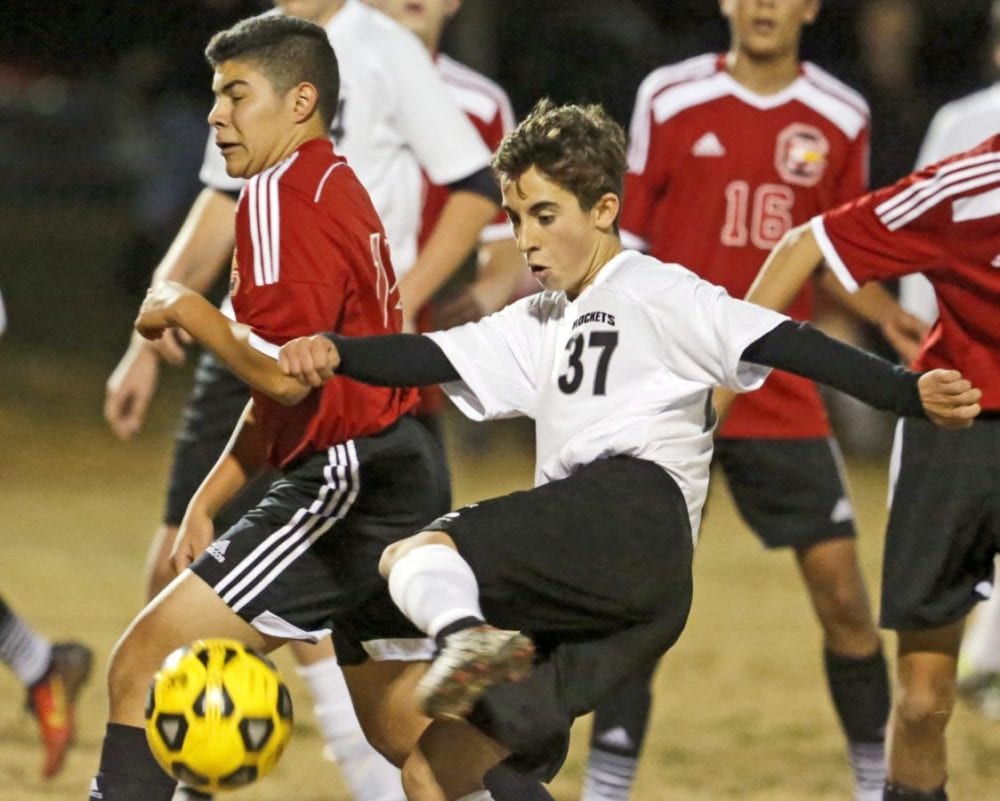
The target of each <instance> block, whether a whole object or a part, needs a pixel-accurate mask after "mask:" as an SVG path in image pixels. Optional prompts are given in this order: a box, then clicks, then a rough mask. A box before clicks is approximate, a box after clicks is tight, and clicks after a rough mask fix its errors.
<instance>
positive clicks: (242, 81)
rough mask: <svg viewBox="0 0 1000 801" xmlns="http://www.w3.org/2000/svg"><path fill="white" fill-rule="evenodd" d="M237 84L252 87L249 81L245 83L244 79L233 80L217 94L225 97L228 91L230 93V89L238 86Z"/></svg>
mask: <svg viewBox="0 0 1000 801" xmlns="http://www.w3.org/2000/svg"><path fill="white" fill-rule="evenodd" d="M237 84H243V85H245V86H249V85H250V83H249V81H245V80H243V79H242V78H233V79H232V80H231V81H230V82H229V83H227V84H226V85H225V86H222V87H221V88H220V89H219V90H218V91H217V92H216V94H219V95H224V94H225V93H226V92H228V91H229V90H230V89H232V88H233V87H235V86H236V85H237Z"/></svg>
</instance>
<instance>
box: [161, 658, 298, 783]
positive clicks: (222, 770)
mask: <svg viewBox="0 0 1000 801" xmlns="http://www.w3.org/2000/svg"><path fill="white" fill-rule="evenodd" d="M291 733H292V699H291V696H290V695H289V694H288V688H287V687H286V686H285V683H284V682H283V681H282V679H281V676H280V675H279V674H278V670H277V668H275V666H274V664H273V663H272V662H271V660H269V659H268V658H267V657H266V656H263V655H262V654H260V653H258V652H257V651H255V650H254V649H252V648H250V647H249V646H247V645H244V644H243V643H241V642H238V641H236V640H224V639H212V640H196V641H195V642H193V643H191V645H188V646H185V647H183V648H178V649H177V650H176V651H174V652H173V653H172V654H170V656H168V657H167V658H166V660H165V661H164V662H163V666H162V667H161V668H160V670H159V672H158V673H157V674H156V676H155V677H154V678H153V683H152V685H151V686H150V688H149V699H148V701H147V703H146V739H147V740H148V741H149V747H150V749H152V751H153V756H155V757H156V760H157V762H159V763H160V765H161V766H162V767H163V769H164V770H165V771H166V772H167V773H169V774H170V775H171V776H173V777H174V778H175V779H178V780H179V781H181V782H183V783H184V784H187V785H190V786H191V787H193V788H195V789H196V790H201V791H203V792H207V793H214V792H217V791H219V790H228V789H232V788H235V787H241V786H243V785H245V784H249V783H250V782H252V781H255V780H256V779H258V778H260V777H261V776H263V775H264V774H266V773H268V772H269V771H270V770H271V769H272V768H273V767H274V766H275V764H276V763H277V761H278V758H279V757H280V756H281V753H282V751H284V749H285V744H286V743H287V742H288V738H289V737H290V736H291Z"/></svg>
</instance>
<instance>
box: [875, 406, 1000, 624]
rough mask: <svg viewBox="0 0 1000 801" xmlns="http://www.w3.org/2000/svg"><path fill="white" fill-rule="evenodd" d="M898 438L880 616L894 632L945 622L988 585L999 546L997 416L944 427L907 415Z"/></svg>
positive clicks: (999, 422)
mask: <svg viewBox="0 0 1000 801" xmlns="http://www.w3.org/2000/svg"><path fill="white" fill-rule="evenodd" d="M896 438H897V439H896V443H895V445H894V448H893V451H894V458H893V464H892V475H891V477H890V483H891V486H892V487H893V495H892V504H891V508H890V512H889V524H888V528H887V530H886V540H885V553H884V558H883V563H882V604H881V622H882V625H883V626H885V627H886V628H892V629H900V630H920V629H930V628H936V627H941V626H946V625H948V624H950V623H953V622H955V621H958V620H961V619H963V618H964V617H965V615H966V614H967V613H968V612H969V610H970V609H971V608H972V607H973V606H974V605H975V604H976V603H977V602H978V601H980V600H982V599H983V598H984V597H986V596H988V595H989V594H990V591H991V584H992V581H993V557H994V555H995V554H996V552H997V550H998V549H1000V420H997V419H995V418H993V419H986V420H983V421H977V422H976V423H975V425H973V426H972V427H971V428H969V429H964V430H962V431H943V430H941V429H938V428H937V427H936V426H934V425H933V424H932V423H930V422H929V421H926V420H914V419H907V420H904V421H901V423H900V425H899V426H898V427H897V432H896Z"/></svg>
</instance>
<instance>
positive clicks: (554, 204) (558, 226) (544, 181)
mask: <svg viewBox="0 0 1000 801" xmlns="http://www.w3.org/2000/svg"><path fill="white" fill-rule="evenodd" d="M500 188H501V190H502V192H503V207H504V210H505V211H506V212H507V215H508V216H509V217H510V221H511V225H513V227H514V236H515V237H516V240H517V248H518V250H520V251H521V254H522V255H523V256H524V260H525V261H526V262H527V263H528V267H529V268H530V269H531V274H532V275H533V276H535V278H536V279H538V282H539V283H540V284H541V285H542V286H543V287H545V288H546V289H551V290H557V291H560V290H561V291H563V292H565V293H566V294H567V295H569V296H570V297H575V296H576V295H578V294H579V293H580V291H581V290H582V289H583V287H584V285H585V283H586V282H588V281H589V279H591V278H592V277H593V275H594V274H595V267H596V268H599V267H600V266H601V264H600V263H599V260H600V253H599V250H600V247H601V244H602V241H603V240H604V239H605V237H604V236H603V235H604V234H606V233H607V231H608V227H609V226H610V225H612V224H613V222H614V218H615V215H616V213H617V208H618V207H617V202H616V203H615V205H614V210H613V211H612V212H611V213H610V216H609V213H608V210H607V209H606V208H605V204H603V203H602V202H601V201H599V202H598V203H597V204H596V205H595V206H594V208H593V209H591V210H589V211H585V210H584V209H582V208H580V201H579V200H577V198H576V195H574V194H572V193H571V192H568V191H567V190H565V189H563V188H562V187H561V186H560V185H559V184H557V183H555V182H553V181H550V180H549V179H548V178H546V177H545V176H544V175H542V173H540V172H539V171H538V170H537V169H536V168H535V167H530V168H529V169H528V170H526V171H525V172H524V173H522V174H521V175H520V176H519V177H518V178H516V179H504V180H502V181H501V185H500ZM607 197H614V196H613V195H605V198H607ZM616 200H617V199H616Z"/></svg>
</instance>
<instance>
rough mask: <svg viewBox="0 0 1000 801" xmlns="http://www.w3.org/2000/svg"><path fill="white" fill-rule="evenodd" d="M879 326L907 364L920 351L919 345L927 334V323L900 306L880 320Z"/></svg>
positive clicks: (911, 361)
mask: <svg viewBox="0 0 1000 801" xmlns="http://www.w3.org/2000/svg"><path fill="white" fill-rule="evenodd" d="M881 328H882V333H883V334H884V335H885V338H886V340H888V342H889V344H890V345H892V347H893V348H894V349H895V351H896V353H898V354H899V358H900V359H902V360H903V364H905V365H907V366H909V365H910V364H912V363H913V360H914V359H916V358H917V354H918V353H920V345H921V343H922V342H923V340H924V337H925V336H926V335H927V329H928V325H927V323H925V322H924V321H923V320H921V319H920V318H919V317H914V316H913V315H912V314H910V313H909V312H907V311H905V310H904V309H902V308H900V309H899V310H898V311H896V313H895V314H893V315H891V316H890V317H889V318H888V319H886V320H883V321H882V325H881Z"/></svg>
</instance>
